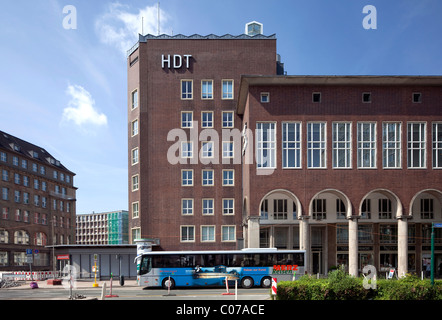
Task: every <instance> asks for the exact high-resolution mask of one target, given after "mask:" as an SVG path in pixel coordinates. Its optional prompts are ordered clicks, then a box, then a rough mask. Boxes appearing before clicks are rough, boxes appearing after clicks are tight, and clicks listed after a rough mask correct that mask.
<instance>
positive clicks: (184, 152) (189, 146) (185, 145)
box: [181, 141, 193, 159]
mask: <svg viewBox="0 0 442 320" xmlns="http://www.w3.org/2000/svg"><path fill="white" fill-rule="evenodd" d="M181 158H183V159H190V158H193V141H181Z"/></svg>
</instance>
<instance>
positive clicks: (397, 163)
mask: <svg viewBox="0 0 442 320" xmlns="http://www.w3.org/2000/svg"><path fill="white" fill-rule="evenodd" d="M382 146H383V150H382V162H383V166H384V168H400V167H401V124H400V123H399V122H388V123H384V124H383V125H382Z"/></svg>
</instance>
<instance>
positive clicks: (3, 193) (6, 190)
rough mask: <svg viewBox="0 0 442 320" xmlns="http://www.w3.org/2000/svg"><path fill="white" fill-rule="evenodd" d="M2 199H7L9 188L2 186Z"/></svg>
mask: <svg viewBox="0 0 442 320" xmlns="http://www.w3.org/2000/svg"><path fill="white" fill-rule="evenodd" d="M2 200H9V189H8V188H2Z"/></svg>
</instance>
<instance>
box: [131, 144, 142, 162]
mask: <svg viewBox="0 0 442 320" xmlns="http://www.w3.org/2000/svg"><path fill="white" fill-rule="evenodd" d="M139 157H140V152H139V149H138V147H136V148H133V149H132V150H131V158H132V159H131V163H132V165H136V164H137V163H138V161H139Z"/></svg>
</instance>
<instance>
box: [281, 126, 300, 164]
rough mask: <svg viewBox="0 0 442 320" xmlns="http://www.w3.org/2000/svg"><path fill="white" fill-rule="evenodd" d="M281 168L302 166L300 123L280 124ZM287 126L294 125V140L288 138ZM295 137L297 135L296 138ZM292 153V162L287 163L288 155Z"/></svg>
mask: <svg viewBox="0 0 442 320" xmlns="http://www.w3.org/2000/svg"><path fill="white" fill-rule="evenodd" d="M281 125H282V130H281V132H282V168H283V169H300V168H302V123H301V122H283V123H282V124H281ZM289 126H294V127H293V128H294V140H290V138H289V133H288V132H289V131H288V129H289ZM296 137H299V139H297V138H296ZM291 153H293V155H294V158H293V159H294V162H293V163H289V158H290V157H289V155H290V154H291Z"/></svg>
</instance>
